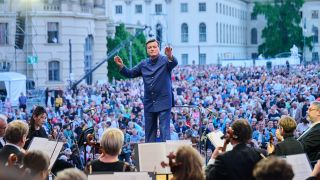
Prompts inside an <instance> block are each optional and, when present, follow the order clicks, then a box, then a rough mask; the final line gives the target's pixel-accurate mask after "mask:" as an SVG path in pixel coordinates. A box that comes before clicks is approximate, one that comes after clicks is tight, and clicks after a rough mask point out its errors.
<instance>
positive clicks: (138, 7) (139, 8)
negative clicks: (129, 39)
mask: <svg viewBox="0 0 320 180" xmlns="http://www.w3.org/2000/svg"><path fill="white" fill-rule="evenodd" d="M135 11H136V14H141V13H142V5H141V4H136V6H135Z"/></svg>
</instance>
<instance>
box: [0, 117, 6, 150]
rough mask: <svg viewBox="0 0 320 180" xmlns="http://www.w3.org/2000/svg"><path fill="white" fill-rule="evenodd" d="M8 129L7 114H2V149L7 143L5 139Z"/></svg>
mask: <svg viewBox="0 0 320 180" xmlns="http://www.w3.org/2000/svg"><path fill="white" fill-rule="evenodd" d="M6 129H7V116H5V115H3V114H0V149H2V148H3V146H4V145H5V144H6V141H5V140H4V134H5V133H6Z"/></svg>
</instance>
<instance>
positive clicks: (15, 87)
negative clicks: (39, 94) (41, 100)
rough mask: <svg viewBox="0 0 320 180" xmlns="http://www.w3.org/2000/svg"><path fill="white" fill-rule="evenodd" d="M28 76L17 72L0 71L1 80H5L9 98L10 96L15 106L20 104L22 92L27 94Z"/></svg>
mask: <svg viewBox="0 0 320 180" xmlns="http://www.w3.org/2000/svg"><path fill="white" fill-rule="evenodd" d="M26 79H27V78H26V76H25V75H23V74H20V73H16V72H2V73H0V81H4V83H5V87H6V91H7V98H10V100H11V103H12V105H13V106H17V105H19V96H20V94H21V93H23V94H24V95H26Z"/></svg>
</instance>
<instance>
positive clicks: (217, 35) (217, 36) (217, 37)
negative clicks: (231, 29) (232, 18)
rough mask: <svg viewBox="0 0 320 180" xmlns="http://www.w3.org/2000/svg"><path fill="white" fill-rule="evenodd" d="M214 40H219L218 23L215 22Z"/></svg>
mask: <svg viewBox="0 0 320 180" xmlns="http://www.w3.org/2000/svg"><path fill="white" fill-rule="evenodd" d="M216 42H217V43H218V42H219V24H218V23H216Z"/></svg>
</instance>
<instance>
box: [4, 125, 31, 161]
mask: <svg viewBox="0 0 320 180" xmlns="http://www.w3.org/2000/svg"><path fill="white" fill-rule="evenodd" d="M27 134H28V125H27V123H25V122H23V121H20V120H15V121H12V122H10V123H9V124H8V127H7V129H6V133H5V136H4V137H5V138H6V145H5V146H4V147H3V149H1V150H0V166H1V165H4V164H5V163H6V162H7V161H8V157H9V156H10V154H15V155H16V156H17V157H18V162H21V161H22V159H23V156H24V150H23V149H22V147H23V146H24V144H25V142H26V139H27Z"/></svg>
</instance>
